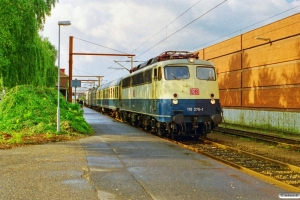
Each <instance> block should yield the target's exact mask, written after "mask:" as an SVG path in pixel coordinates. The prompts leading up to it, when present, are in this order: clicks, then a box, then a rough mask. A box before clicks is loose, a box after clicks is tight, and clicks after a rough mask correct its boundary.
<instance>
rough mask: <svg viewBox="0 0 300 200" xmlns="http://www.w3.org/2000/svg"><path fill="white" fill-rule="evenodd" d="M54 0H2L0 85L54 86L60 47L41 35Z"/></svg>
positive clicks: (0, 9)
mask: <svg viewBox="0 0 300 200" xmlns="http://www.w3.org/2000/svg"><path fill="white" fill-rule="evenodd" d="M55 2H56V1H55V0H14V1H11V0H0V22H1V23H0V86H2V87H9V88H11V87H14V86H16V85H23V84H34V85H38V86H48V87H50V86H55V82H56V81H55V80H56V77H57V67H56V66H55V60H56V57H57V51H56V49H55V47H54V46H53V45H52V44H51V43H50V42H49V41H48V39H43V38H41V37H40V36H39V34H38V31H39V30H41V29H42V28H43V25H44V23H45V17H46V15H50V13H51V8H52V7H53V6H55Z"/></svg>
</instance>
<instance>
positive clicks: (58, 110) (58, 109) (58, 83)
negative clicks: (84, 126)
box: [57, 25, 60, 133]
mask: <svg viewBox="0 0 300 200" xmlns="http://www.w3.org/2000/svg"><path fill="white" fill-rule="evenodd" d="M57 57H58V71H57V72H58V75H57V78H58V80H57V132H58V133H59V132H60V106H59V95H60V25H58V56H57Z"/></svg>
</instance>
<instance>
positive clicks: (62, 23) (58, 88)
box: [57, 21, 71, 133]
mask: <svg viewBox="0 0 300 200" xmlns="http://www.w3.org/2000/svg"><path fill="white" fill-rule="evenodd" d="M69 25H71V22H70V21H58V67H57V68H58V71H57V72H58V75H57V78H58V80H57V132H58V133H59V132H60V106H59V95H60V26H69Z"/></svg>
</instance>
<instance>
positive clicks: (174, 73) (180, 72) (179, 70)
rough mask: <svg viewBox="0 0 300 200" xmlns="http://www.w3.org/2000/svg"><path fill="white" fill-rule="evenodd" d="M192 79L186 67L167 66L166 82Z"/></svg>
mask: <svg viewBox="0 0 300 200" xmlns="http://www.w3.org/2000/svg"><path fill="white" fill-rule="evenodd" d="M189 77H190V74H189V69H188V67H186V66H172V67H171V66H166V67H165V78H166V80H179V79H188V78H189Z"/></svg>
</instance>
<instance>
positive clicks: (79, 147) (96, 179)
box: [0, 108, 287, 200]
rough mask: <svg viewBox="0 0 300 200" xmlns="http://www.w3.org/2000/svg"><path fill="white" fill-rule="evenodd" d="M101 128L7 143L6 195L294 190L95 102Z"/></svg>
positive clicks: (103, 196)
mask: <svg viewBox="0 0 300 200" xmlns="http://www.w3.org/2000/svg"><path fill="white" fill-rule="evenodd" d="M84 117H85V119H86V121H87V122H88V123H89V124H90V125H91V126H92V127H93V129H94V130H95V132H96V133H95V135H93V136H90V137H86V138H83V139H80V140H78V141H69V142H56V143H47V144H43V145H32V146H25V147H18V148H14V149H9V150H0V200H7V199H9V200H20V199H22V200H41V199H43V200H48V199H49V200H83V199H85V200H99V199H100V200H144V199H145V200H202V199H203V200H207V199H211V200H212V199H215V200H219V199H220V200H232V199H242V200H253V199H256V200H269V199H270V200H271V199H272V200H274V199H279V197H278V195H279V194H280V193H282V192H287V191H284V190H282V189H281V188H278V187H276V186H274V185H270V184H268V183H266V182H264V181H261V180H259V179H256V178H254V177H251V176H249V175H246V174H244V173H242V172H240V171H239V170H237V169H235V168H232V167H230V166H227V165H225V164H222V163H220V162H218V161H215V160H213V159H211V158H208V157H206V156H204V155H201V154H198V153H195V152H192V151H190V150H187V149H185V148H183V147H181V146H178V145H176V144H174V143H172V142H170V141H167V140H164V139H162V138H159V137H157V136H154V135H152V134H150V133H146V132H144V131H142V130H139V129H137V128H135V127H132V126H130V125H128V124H125V123H121V122H118V121H116V120H114V119H112V118H110V117H107V116H105V115H102V114H100V113H98V112H95V111H94V110H91V109H89V108H84Z"/></svg>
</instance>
